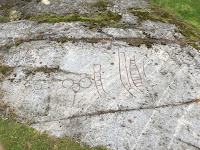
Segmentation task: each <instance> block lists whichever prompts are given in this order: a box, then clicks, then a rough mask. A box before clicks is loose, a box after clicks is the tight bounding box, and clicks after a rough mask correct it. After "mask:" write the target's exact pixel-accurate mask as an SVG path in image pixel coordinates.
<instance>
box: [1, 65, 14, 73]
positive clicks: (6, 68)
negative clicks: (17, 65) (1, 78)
mask: <svg viewBox="0 0 200 150" xmlns="http://www.w3.org/2000/svg"><path fill="white" fill-rule="evenodd" d="M12 70H13V67H9V66H4V65H0V74H2V75H7V74H8V73H10V72H12Z"/></svg>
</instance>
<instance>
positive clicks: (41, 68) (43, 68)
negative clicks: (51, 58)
mask: <svg viewBox="0 0 200 150" xmlns="http://www.w3.org/2000/svg"><path fill="white" fill-rule="evenodd" d="M32 72H33V73H36V72H44V73H48V74H49V73H51V72H61V70H60V69H58V68H47V67H39V68H36V69H35V70H33V71H32Z"/></svg>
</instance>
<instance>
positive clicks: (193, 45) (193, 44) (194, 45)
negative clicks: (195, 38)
mask: <svg viewBox="0 0 200 150" xmlns="http://www.w3.org/2000/svg"><path fill="white" fill-rule="evenodd" d="M189 45H190V46H192V47H193V48H195V49H197V50H200V47H199V46H198V45H197V44H196V43H192V44H189Z"/></svg>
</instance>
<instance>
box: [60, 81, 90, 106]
mask: <svg viewBox="0 0 200 150" xmlns="http://www.w3.org/2000/svg"><path fill="white" fill-rule="evenodd" d="M84 79H88V80H89V81H90V83H89V85H88V86H87V87H83V86H81V82H82V80H84ZM65 81H72V85H71V86H69V87H65V86H64V82H65ZM74 85H78V89H76V88H77V87H74ZM91 85H92V81H91V80H90V79H89V78H82V79H80V80H79V81H78V82H75V81H74V80H73V79H68V78H67V79H65V80H63V81H62V86H63V87H64V88H70V89H72V91H73V92H74V99H73V106H74V104H75V99H76V94H77V93H78V92H79V91H80V89H81V88H84V89H87V88H90V87H91Z"/></svg>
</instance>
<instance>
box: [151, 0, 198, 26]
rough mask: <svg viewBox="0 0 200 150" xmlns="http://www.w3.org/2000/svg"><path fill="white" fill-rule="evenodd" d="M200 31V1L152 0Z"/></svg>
mask: <svg viewBox="0 0 200 150" xmlns="http://www.w3.org/2000/svg"><path fill="white" fill-rule="evenodd" d="M150 1H151V4H152V5H159V6H161V7H162V8H165V9H167V10H168V11H170V12H172V13H174V14H176V15H177V16H179V18H180V19H182V20H184V21H186V22H188V23H190V24H191V25H193V26H195V27H196V28H198V29H199V30H200V0H150Z"/></svg>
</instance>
